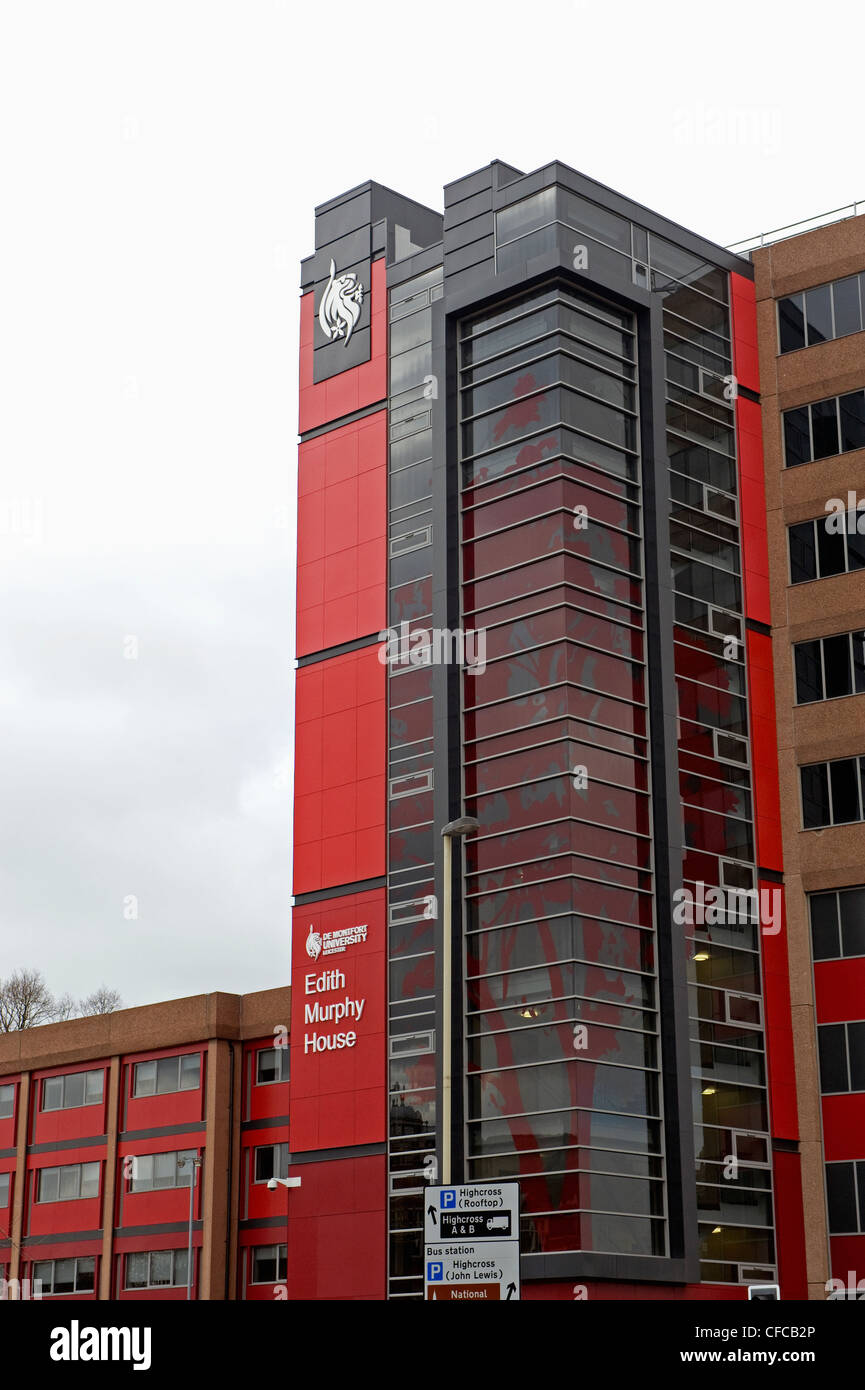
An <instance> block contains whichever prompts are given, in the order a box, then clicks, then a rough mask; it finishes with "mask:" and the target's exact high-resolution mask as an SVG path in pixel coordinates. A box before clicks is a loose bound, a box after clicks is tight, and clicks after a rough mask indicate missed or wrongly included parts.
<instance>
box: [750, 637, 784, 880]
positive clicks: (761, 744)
mask: <svg viewBox="0 0 865 1390" xmlns="http://www.w3.org/2000/svg"><path fill="white" fill-rule="evenodd" d="M746 657H747V662H748V684H749V691H750V714H751V751H752V756H753V763H754V766H753V778H754V812H755V819H756V825H757V840H758V847H759V863H760V865H761V867H762V868H764V869H774V870H775V871H776V872H778V873H780V872H781V871H782V869H783V867H784V860H783V854H782V849H781V796H780V791H779V788H778V763H777V753H776V748H777V741H776V738H777V736H776V727H775V689H774V676H773V667H772V639H771V638H770V637H769V636H768V635H767V634H765V633H761V632H751V631H749V632H747V633H746Z"/></svg>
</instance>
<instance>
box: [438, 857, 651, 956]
mask: <svg viewBox="0 0 865 1390" xmlns="http://www.w3.org/2000/svg"><path fill="white" fill-rule="evenodd" d="M552 857H553V858H556V857H559V858H564V857H566V856H552ZM541 862H542V861H541V860H539V859H528V860H526V863H528V864H539V863H541ZM599 862H603V863H611V862H612V861H611V860H604V861H599ZM499 867H507V866H506V865H502V866H499ZM478 872H481V873H487V872H489V871H488V870H486V869H482V870H480V871H475V872H474V873H472V874H469V875H468V877H469V878H477V876H478ZM559 877H561V875H559ZM565 877H566V878H578V877H579V878H580V882H581V883H600V882H602V881H603V880H601V879H586V878H585V877H583V876H580V875H577V874H566V875H565ZM556 881H557V880H556V879H547V878H541V879H536V880H535V882H537V883H555V882H556ZM633 891H634V892H635V893H644V892H648V891H649V890H648V889H644V888H635V889H634V890H633ZM488 892H489V890H484V893H477V894H475V895H474V896H476V897H478V898H480V897H484V896H486V895H487V893H488ZM573 916H574V913H573V912H572V911H571V909H570V908H566V909H565V911H564V912H547V913H543V914H542V915H541V916H539V917H527V918H521V919H520V921H519V922H518V923H513V922H510V923H504V924H503V925H499V926H496V925H493V926H491V927H467V928H466V936H467V937H468V936H475V937H478V938H480V937H482V936H485V935H487V934H490V933H492V932H497V931H508V930H510V928H511V927H513V926H514V925H516V926H521V927H522V926H531V925H532V923H534V922H554V921H557V920H558V919H559V918H562V917H573ZM589 920H590V921H592V922H595V921H601V920H603V921H604V922H605V923H607V924H608V925H609V926H612V927H625V929H626V930H628V931H641V932H647V933H648V934H649V935H650V936H654V935H655V934H656V932H655V928H654V926H651V927H646V926H644V925H643V924H642V923H641V922H622V921H620V920H619V919H618V918H617V917H604V918H603V919H601V918H598V917H590V918H589ZM530 968H535V967H530Z"/></svg>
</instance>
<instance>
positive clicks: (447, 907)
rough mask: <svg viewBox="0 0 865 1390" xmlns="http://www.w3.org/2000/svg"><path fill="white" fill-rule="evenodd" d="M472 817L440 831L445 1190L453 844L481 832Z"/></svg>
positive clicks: (447, 1176)
mask: <svg viewBox="0 0 865 1390" xmlns="http://www.w3.org/2000/svg"><path fill="white" fill-rule="evenodd" d="M480 828H481V825H480V821H478V820H475V818H474V816H460V817H459V819H458V820H452V821H448V823H447V825H445V826H443V827H442V839H443V840H444V863H443V870H444V892H443V894H442V1171H441V1181H442V1185H443V1186H444V1187H447V1186H448V1184H449V1183H450V1180H451V1114H452V1111H453V1057H452V1055H451V1054H452V1048H453V1044H452V1036H451V1035H452V1028H451V1024H452V1017H451V1015H452V1012H453V841H454V840H459V839H462V838H463V837H464V836H466V835H473V834H474V833H475V831H477V830H480Z"/></svg>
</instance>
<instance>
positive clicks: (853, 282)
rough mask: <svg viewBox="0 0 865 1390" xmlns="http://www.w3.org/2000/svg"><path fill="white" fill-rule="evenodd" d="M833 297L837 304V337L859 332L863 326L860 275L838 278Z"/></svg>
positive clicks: (834, 285)
mask: <svg viewBox="0 0 865 1390" xmlns="http://www.w3.org/2000/svg"><path fill="white" fill-rule="evenodd" d="M832 298H833V301H834V304H835V337H836V338H843V337H845V336H846V334H848V333H858V332H859V330H860V329H861V327H862V314H861V311H860V305H859V277H858V275H850V276H848V278H847V279H846V280H836V281H835V283H834V284H833V286H832Z"/></svg>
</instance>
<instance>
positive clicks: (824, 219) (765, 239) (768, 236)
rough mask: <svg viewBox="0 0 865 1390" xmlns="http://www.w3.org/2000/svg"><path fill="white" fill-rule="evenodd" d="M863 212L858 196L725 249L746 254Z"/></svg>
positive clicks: (737, 253) (864, 199)
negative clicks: (840, 205) (839, 206)
mask: <svg viewBox="0 0 865 1390" xmlns="http://www.w3.org/2000/svg"><path fill="white" fill-rule="evenodd" d="M863 212H865V198H860V199H859V201H858V202H855V203H848V204H847V206H846V207H843V208H833V209H832V211H831V212H822V213H820V214H819V216H817V217H806V218H805V220H804V221H803V222H791V223H790V225H789V226H788V227H776V228H775V229H774V230H773V231H771V232H761V233H760V234H759V236H752V237H746V239H745V240H744V241H737V242H735V243H734V244H733V245H732V246H728V247H727V250H728V251H732V252H733V253H734V254H735V255H737V256H743V255H747V254H748V252H749V251H756V250H758V249H759V248H760V247H761V246H770V245H771V244H772V243H773V242H775V241H786V240H788V238H790V237H794V236H802V234H803V233H804V232H813V231H815V230H816V228H818V227H828V226H829V225H830V224H831V223H832V222H844V221H845V220H846V219H847V218H848V217H860V216H861V215H862V213H863Z"/></svg>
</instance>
